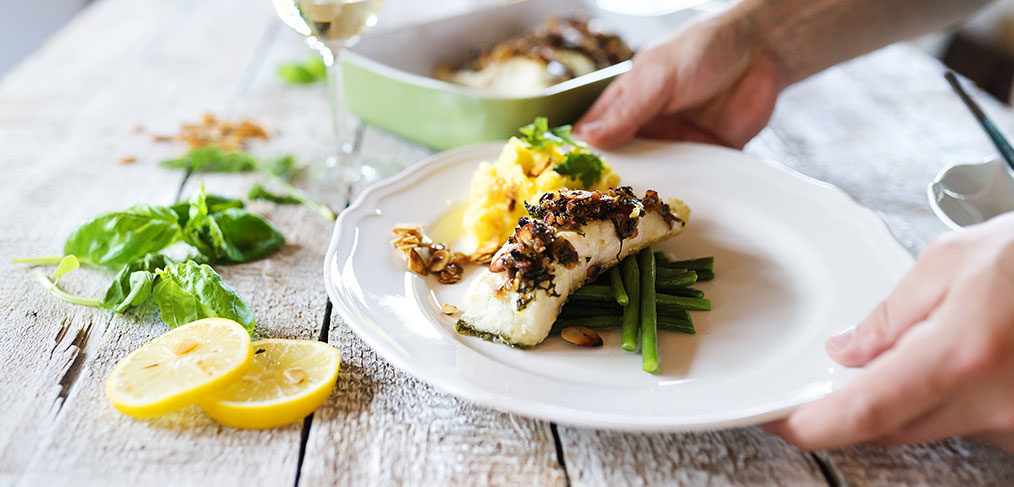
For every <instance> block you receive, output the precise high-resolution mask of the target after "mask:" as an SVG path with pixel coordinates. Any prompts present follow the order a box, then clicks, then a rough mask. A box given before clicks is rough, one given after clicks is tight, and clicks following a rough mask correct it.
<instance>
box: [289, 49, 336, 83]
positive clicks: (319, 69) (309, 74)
mask: <svg viewBox="0 0 1014 487" xmlns="http://www.w3.org/2000/svg"><path fill="white" fill-rule="evenodd" d="M277 73H278V77H279V78H282V80H283V81H285V82H286V83H289V84H294V85H303V84H309V83H315V82H317V81H320V80H322V79H324V78H326V77H327V66H326V65H324V60H323V59H321V58H320V56H318V55H316V54H313V53H311V54H310V57H309V59H307V60H306V62H303V63H285V64H282V65H279V66H278V70H277Z"/></svg>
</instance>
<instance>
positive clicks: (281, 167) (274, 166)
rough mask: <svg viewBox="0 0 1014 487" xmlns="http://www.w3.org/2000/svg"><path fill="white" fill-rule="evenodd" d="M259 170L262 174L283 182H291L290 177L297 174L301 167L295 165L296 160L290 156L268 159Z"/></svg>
mask: <svg viewBox="0 0 1014 487" xmlns="http://www.w3.org/2000/svg"><path fill="white" fill-rule="evenodd" d="M262 166H263V167H262V168H261V169H262V170H263V171H264V172H266V173H268V174H271V175H274V176H277V177H278V178H280V179H283V180H285V181H290V180H292V177H293V176H295V175H296V173H297V172H299V170H300V169H302V167H300V166H299V164H297V163H296V158H295V157H292V156H291V155H285V156H281V157H276V158H274V159H268V161H267V162H265V163H264V164H263V165H262Z"/></svg>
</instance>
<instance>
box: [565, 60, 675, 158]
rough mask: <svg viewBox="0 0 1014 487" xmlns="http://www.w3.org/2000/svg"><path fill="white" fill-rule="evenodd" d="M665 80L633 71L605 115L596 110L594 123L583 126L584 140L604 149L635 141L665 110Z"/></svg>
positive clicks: (652, 72)
mask: <svg viewBox="0 0 1014 487" xmlns="http://www.w3.org/2000/svg"><path fill="white" fill-rule="evenodd" d="M664 78H665V77H664V75H663V74H662V73H658V72H657V70H654V69H647V68H646V69H642V70H636V69H635V70H632V71H630V72H629V73H627V74H626V75H624V76H623V77H621V78H620V79H618V80H617V81H616V83H615V84H617V85H618V86H617V87H616V88H615V89H614V90H613V91H614V93H615V94H612V95H610V97H609V98H608V99H607V100H606V101H605V107H604V108H602V109H601V111H599V110H598V109H595V107H593V109H594V110H595V111H594V112H593V113H592V115H594V120H588V121H586V122H585V123H583V124H582V125H581V136H582V137H584V139H585V141H587V142H588V143H590V144H592V145H594V146H596V147H600V148H609V147H615V146H617V145H619V144H622V143H623V142H626V141H628V140H630V139H631V138H633V137H634V134H636V133H637V131H638V130H639V129H640V128H641V127H642V126H643V125H644V124H646V123H647V122H648V121H649V120H651V119H653V118H655V116H656V115H658V113H659V111H661V109H662V107H663V106H665V99H664V97H665V82H666V80H665V79H664ZM610 88H612V87H610Z"/></svg>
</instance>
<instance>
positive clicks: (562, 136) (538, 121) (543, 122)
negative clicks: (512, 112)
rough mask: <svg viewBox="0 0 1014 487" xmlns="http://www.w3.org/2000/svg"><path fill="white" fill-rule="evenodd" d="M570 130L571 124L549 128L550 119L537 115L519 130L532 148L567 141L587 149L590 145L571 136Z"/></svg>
mask: <svg viewBox="0 0 1014 487" xmlns="http://www.w3.org/2000/svg"><path fill="white" fill-rule="evenodd" d="M570 130H571V127H570V125H561V126H559V127H554V128H549V120H548V119H546V117H536V118H535V121H534V122H532V123H530V124H528V125H525V126H524V127H521V128H519V129H518V132H521V135H524V138H523V139H522V140H523V141H524V142H525V143H527V144H528V147H529V148H532V149H544V148H546V147H557V146H562V145H563V144H565V143H566V144H570V145H572V146H574V147H580V148H582V149H587V148H588V146H586V145H585V144H582V143H581V142H578V141H576V140H574V138H573V137H571V135H570Z"/></svg>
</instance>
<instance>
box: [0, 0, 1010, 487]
mask: <svg viewBox="0 0 1014 487" xmlns="http://www.w3.org/2000/svg"><path fill="white" fill-rule="evenodd" d="M269 3H270V2H268V1H267V0H258V1H249V0H214V1H212V0H103V1H100V2H96V3H95V4H94V5H92V6H91V7H89V8H87V9H86V10H85V11H84V12H82V13H81V14H80V15H79V16H78V17H77V18H76V19H74V21H73V22H71V24H70V25H68V26H67V27H66V28H65V29H63V31H61V32H60V33H59V34H58V35H57V36H56V37H55V38H54V39H53V40H52V41H51V42H49V43H48V44H47V45H46V46H44V47H43V48H42V49H41V50H40V51H39V52H38V53H37V54H35V55H34V56H32V57H31V58H29V59H28V60H27V61H25V62H24V63H23V64H22V65H21V66H19V67H18V68H17V69H15V70H14V71H13V72H11V73H10V74H9V75H8V76H7V77H6V78H5V79H4V80H3V81H2V84H0V161H2V169H3V176H2V178H0V202H2V203H0V295H2V296H3V304H2V305H0V365H2V369H3V373H2V374H0V391H3V392H2V393H0V486H8V485H19V486H20V485H62V484H73V485H102V486H108V485H129V486H141V485H174V486H178V485H242V486H250V485H271V486H288V485H293V484H296V485H304V486H311V485H384V486H386V485H394V484H410V485H447V484H468V485H471V484H494V485H504V484H519V485H540V486H541V485H567V484H573V485H627V484H630V485H658V484H671V485H723V486H724V485H744V486H753V485H791V486H808V485H816V486H825V485H831V486H837V485H860V486H862V485H955V486H979V485H1014V460H1012V458H1011V457H1009V456H1007V455H1006V454H1005V453H1003V452H1001V451H999V450H997V449H994V448H991V447H988V446H984V445H980V444H977V443H973V442H969V441H965V440H961V439H952V440H948V441H944V442H942V443H937V444H931V445H924V446H918V447H904V448H892V449H880V448H875V447H871V446H859V447H854V448H846V449H841V450H835V451H826V452H818V453H813V454H811V453H806V452H802V451H799V450H797V449H795V448H793V447H790V446H788V445H787V444H785V443H784V442H782V441H781V440H780V439H778V438H775V437H772V436H768V435H766V434H765V433H763V432H762V431H761V430H760V429H759V428H757V427H750V428H740V429H733V430H725V431H715V432H707V433H693V434H632V433H621V432H613V431H600V430H593V429H583V428H574V427H569V426H563V425H560V426H558V425H556V424H552V423H547V422H544V421H538V420H533V419H529V418H525V417H519V416H515V415H511V414H505V413H501V412H498V411H495V410H491V409H487V408H484V407H478V406H475V405H473V404H471V403H469V402H466V401H463V400H459V399H457V398H455V397H452V396H450V395H447V394H444V393H442V392H440V391H438V390H435V389H433V388H432V387H430V386H428V385H426V384H424V383H421V382H419V381H416V380H413V379H411V378H409V377H408V376H407V375H405V374H404V373H402V372H400V371H398V370H396V369H394V368H393V367H392V366H391V365H389V364H388V363H386V362H385V361H384V360H383V359H382V358H380V357H378V356H377V355H376V354H375V353H374V352H373V351H372V350H370V349H369V348H368V347H367V346H365V345H364V344H363V343H362V342H361V341H360V340H359V339H357V338H356V336H355V335H354V334H352V333H351V332H350V330H349V328H348V327H347V326H346V325H345V323H343V321H342V318H341V316H338V315H337V314H333V313H331V312H330V309H331V308H330V306H329V305H328V303H327V296H326V295H325V293H324V290H323V286H322V285H321V284H322V283H321V263H322V261H323V255H324V250H325V247H326V244H327V241H328V237H329V235H330V231H331V222H329V221H325V220H324V219H322V218H320V217H318V216H316V215H315V214H313V213H311V212H309V211H308V210H306V209H304V208H301V207H291V206H285V207H282V206H274V205H271V204H267V203H255V204H253V205H251V207H252V209H253V210H254V211H256V212H259V213H262V214H264V215H266V216H267V217H268V218H269V219H270V220H271V221H272V222H274V223H275V224H276V225H277V226H278V227H279V228H280V229H281V230H282V232H283V233H284V234H285V235H286V237H287V238H288V240H289V243H288V245H286V247H285V248H284V249H283V250H282V251H281V252H280V253H278V254H276V255H275V256H272V257H271V258H268V259H265V260H261V261H258V262H253V263H249V264H243V265H236V266H228V267H221V268H220V269H219V271H220V272H221V273H222V275H223V276H224V278H225V279H226V281H227V282H228V283H230V284H231V285H232V286H233V287H235V288H236V289H237V291H238V292H239V293H240V294H241V295H242V296H244V297H245V299H246V301H247V302H248V303H250V305H251V306H252V307H253V310H254V311H255V313H256V314H257V316H258V321H259V326H260V329H261V330H262V332H263V333H264V334H265V335H268V336H272V337H296V338H308V339H313V338H317V337H320V338H322V339H324V340H327V341H328V342H329V343H332V344H335V345H336V346H337V347H339V348H340V349H341V353H342V358H343V365H342V369H341V374H340V376H339V379H338V386H337V390H336V391H335V393H334V394H333V395H332V397H331V398H330V399H329V400H328V402H327V404H326V405H325V406H324V407H322V408H321V409H320V410H318V411H317V412H316V413H315V414H314V415H313V416H312V419H310V420H308V421H306V422H305V423H304V424H294V425H291V426H288V427H283V428H278V429H274V430H270V431H239V430H234V429H230V428H226V427H222V426H219V425H217V424H216V423H214V422H213V421H211V420H209V419H207V418H206V417H205V416H203V415H202V414H201V413H200V411H199V410H197V409H196V408H191V409H187V410H184V411H182V412H179V413H175V414H171V415H168V416H165V417H162V418H158V419H154V420H150V421H140V420H134V419H131V418H128V417H126V416H123V415H121V414H119V413H118V412H116V411H115V410H114V409H113V408H112V407H111V406H110V405H109V404H108V403H107V402H106V401H105V399H104V398H103V395H102V385H103V381H104V379H105V377H106V375H107V374H108V372H109V371H110V369H111V367H112V365H113V364H114V363H115V362H116V360H118V359H120V358H122V357H123V356H124V355H126V354H127V353H128V352H129V351H131V350H133V349H135V348H136V347H138V346H140V345H141V344H142V343H144V342H146V341H147V340H149V339H151V338H153V337H155V336H157V335H159V334H161V333H163V332H164V331H165V327H164V325H163V324H162V323H161V322H160V321H159V320H158V319H157V318H155V317H154V316H148V317H146V318H145V317H142V318H138V317H131V316H127V317H113V316H111V313H109V312H106V311H102V310H95V309H91V308H83V307H76V306H71V305H67V304H65V303H63V302H61V301H57V300H56V299H54V298H52V297H50V296H49V295H48V294H46V293H45V292H44V291H43V290H42V289H40V287H39V286H38V284H37V283H36V282H35V281H34V280H33V278H32V273H33V272H34V270H33V269H31V268H28V267H26V266H21V265H13V264H10V263H8V262H9V259H10V258H12V257H18V256H34V255H47V254H57V253H59V252H60V249H61V243H62V240H63V238H64V236H65V235H66V234H67V233H68V231H69V230H70V229H71V228H73V227H74V226H75V225H76V224H78V223H79V222H81V221H83V220H84V219H85V218H87V217H89V216H92V215H94V214H97V213H99V212H102V211H108V210H113V209H119V208H123V207H126V206H128V205H131V204H134V203H138V202H148V203H157V204H159V203H160V204H165V203H168V202H171V201H172V199H173V198H174V196H175V194H176V192H177V190H178V189H179V187H180V185H181V184H182V186H183V190H184V192H185V193H189V192H192V191H194V190H195V189H196V187H197V184H198V183H199V181H200V180H203V181H205V182H206V184H207V186H208V189H209V190H210V191H214V192H219V193H225V194H232V195H237V196H238V195H241V194H243V192H245V190H246V188H247V187H248V186H249V184H250V183H251V182H252V180H253V178H252V177H249V176H235V175H214V176H206V177H203V178H196V177H191V178H189V179H187V180H185V181H183V182H182V183H181V182H180V175H179V174H178V173H175V172H170V171H167V170H163V169H160V168H158V167H157V166H156V165H155V162H157V161H158V160H160V159H162V158H165V157H168V156H171V155H174V154H176V153H178V152H179V151H180V148H179V147H175V146H167V145H165V144H161V145H160V144H156V143H154V142H152V141H151V139H150V135H149V134H151V133H172V132H173V131H174V130H175V128H176V127H178V125H179V124H180V123H182V122H185V121H193V120H196V119H197V118H198V117H199V116H200V115H201V114H202V113H204V112H213V113H216V114H218V115H220V116H223V117H228V118H243V117H249V118H252V119H255V120H257V121H260V122H262V123H263V124H266V125H268V126H269V127H270V128H271V130H272V132H273V134H274V135H275V136H274V137H273V138H272V140H271V141H269V142H267V143H265V144H263V145H261V146H258V147H255V149H254V150H255V152H258V153H260V154H265V155H268V154H282V153H294V154H296V155H298V156H300V157H301V158H304V160H312V159H311V158H314V157H319V156H320V155H321V154H322V153H323V151H324V148H325V147H326V141H327V140H328V139H327V131H328V126H327V120H328V119H327V113H326V110H327V108H326V103H325V101H324V100H325V99H326V98H325V97H326V95H325V91H324V87H323V86H321V85H315V86H309V87H293V86H286V85H283V84H282V83H281V82H280V81H279V80H278V79H277V78H276V76H275V74H274V69H275V67H276V66H277V65H278V64H279V63H280V62H282V61H285V60H294V59H301V58H303V57H304V56H305V53H306V48H305V46H304V45H303V43H302V41H301V40H300V39H299V38H298V37H297V36H296V35H295V34H293V33H291V32H289V31H288V30H287V29H284V28H283V27H282V25H281V24H280V22H279V21H278V20H277V19H276V18H275V16H274V13H273V12H272V10H271V7H270V5H269ZM475 3H476V2H473V1H456V2H410V1H408V0H404V1H394V0H390V1H389V2H388V5H387V6H386V7H385V11H384V12H383V16H384V21H383V23H384V24H385V25H386V26H387V27H388V28H392V27H396V26H397V25H398V24H399V23H402V22H406V21H409V20H419V19H424V18H429V17H435V16H440V15H446V14H449V13H453V12H457V11H461V10H464V9H467V8H471V6H472V5H473V4H475ZM430 4H438V6H433V5H430ZM940 73H941V66H940V65H939V64H938V63H937V62H936V61H934V60H932V59H930V58H929V57H927V56H925V55H923V54H921V53H919V52H917V51H914V50H912V49H910V48H907V47H891V48H888V49H884V50H882V51H879V52H877V53H874V54H871V55H869V56H866V57H864V58H861V59H859V60H856V61H854V62H851V63H848V64H846V65H843V66H841V67H837V68H833V69H830V70H828V71H826V72H824V73H822V74H820V75H818V76H815V77H813V78H812V79H810V80H807V81H805V82H803V83H800V84H799V85H798V86H795V87H792V88H791V89H789V90H788V91H787V92H786V93H785V94H784V96H783V97H782V99H781V100H780V102H779V105H778V108H777V110H776V112H775V116H774V119H773V120H772V123H771V126H770V127H769V128H767V129H765V130H764V131H763V132H762V133H761V135H760V136H759V137H758V138H757V139H756V140H754V141H753V142H751V143H750V144H749V145H748V146H747V149H746V150H747V152H749V153H752V154H755V155H759V156H764V157H768V158H770V159H773V160H776V161H780V162H782V163H784V164H786V165H788V166H789V167H791V168H793V169H795V170H798V171H800V172H803V173H805V174H808V175H811V176H814V177H816V178H819V179H822V180H825V181H828V182H830V183H833V184H835V185H838V186H839V187H841V188H843V189H844V190H845V191H847V192H848V193H849V194H851V195H852V196H853V197H854V198H855V199H856V200H858V201H859V202H860V203H861V204H863V205H866V206H869V207H870V208H873V209H874V210H875V211H877V212H878V213H879V214H880V215H881V216H882V217H883V218H884V220H886V221H887V223H888V225H889V226H890V228H891V230H892V231H893V232H894V233H895V235H896V236H897V238H898V239H899V241H901V242H902V244H903V245H904V246H905V247H906V248H907V249H909V250H910V251H911V252H912V253H913V254H915V253H918V252H919V251H920V250H921V249H922V248H923V247H924V246H925V245H926V244H927V243H928V242H929V241H930V240H932V239H933V238H934V237H936V236H937V235H939V234H940V233H942V232H943V231H944V230H945V228H944V226H943V225H942V224H940V223H939V222H938V221H937V220H936V219H935V218H934V217H933V215H932V214H931V213H930V210H929V209H928V207H927V203H926V199H925V184H926V183H927V181H929V179H930V178H931V177H932V176H933V175H934V173H935V172H936V171H937V170H938V169H939V168H940V167H942V166H943V165H944V164H947V163H949V162H954V161H974V160H977V159H980V158H982V157H984V156H987V155H989V154H990V153H991V152H992V149H991V148H990V146H989V145H988V143H987V142H986V139H985V138H984V136H983V135H982V133H981V132H980V130H979V128H978V127H977V126H976V125H975V123H974V122H973V120H972V119H971V118H970V117H969V116H968V114H967V113H966V112H965V109H964V108H963V107H962V106H961V105H960V104H959V102H958V100H957V98H956V97H954V96H953V95H952V94H951V93H950V91H949V89H948V87H947V85H946V84H945V82H944V80H943V78H942V77H941V76H940ZM986 105H987V110H988V111H989V112H991V113H992V114H993V115H994V116H996V118H997V120H998V121H999V123H1000V125H1002V126H1004V127H1006V128H1007V131H1008V133H1010V132H1014V130H1012V129H1014V113H1012V112H1011V111H1010V110H1007V109H1006V108H1002V107H1000V106H999V104H997V103H995V102H987V103H986ZM139 124H140V125H142V126H143V127H144V132H143V133H137V132H136V131H135V126H137V125H139ZM360 147H361V151H362V153H363V154H364V156H365V157H367V158H370V159H371V160H372V161H374V162H376V163H380V164H384V165H388V166H390V167H401V166H405V165H408V164H411V163H413V162H415V161H417V160H419V159H420V158H422V157H424V156H426V155H428V154H430V151H429V150H428V149H426V148H423V147H420V146H417V145H414V144H411V143H408V142H405V141H403V140H400V139H398V138H397V137H394V136H392V135H390V134H387V133H385V132H383V131H380V130H377V129H374V128H371V127H366V128H365V129H364V130H363V131H362V141H361V144H360ZM125 156H136V157H138V161H137V162H135V163H132V164H126V165H118V164H117V161H118V160H120V159H121V158H123V157H125ZM108 279H109V276H108V275H107V274H104V273H101V272H98V271H89V270H85V271H79V272H76V273H75V274H72V275H70V276H68V278H66V279H65V280H64V281H63V283H62V285H63V286H64V287H65V288H66V289H68V290H69V291H71V292H76V293H80V294H89V295H94V294H97V293H98V292H100V290H101V289H103V288H104V286H105V284H106V282H107V281H108Z"/></svg>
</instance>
